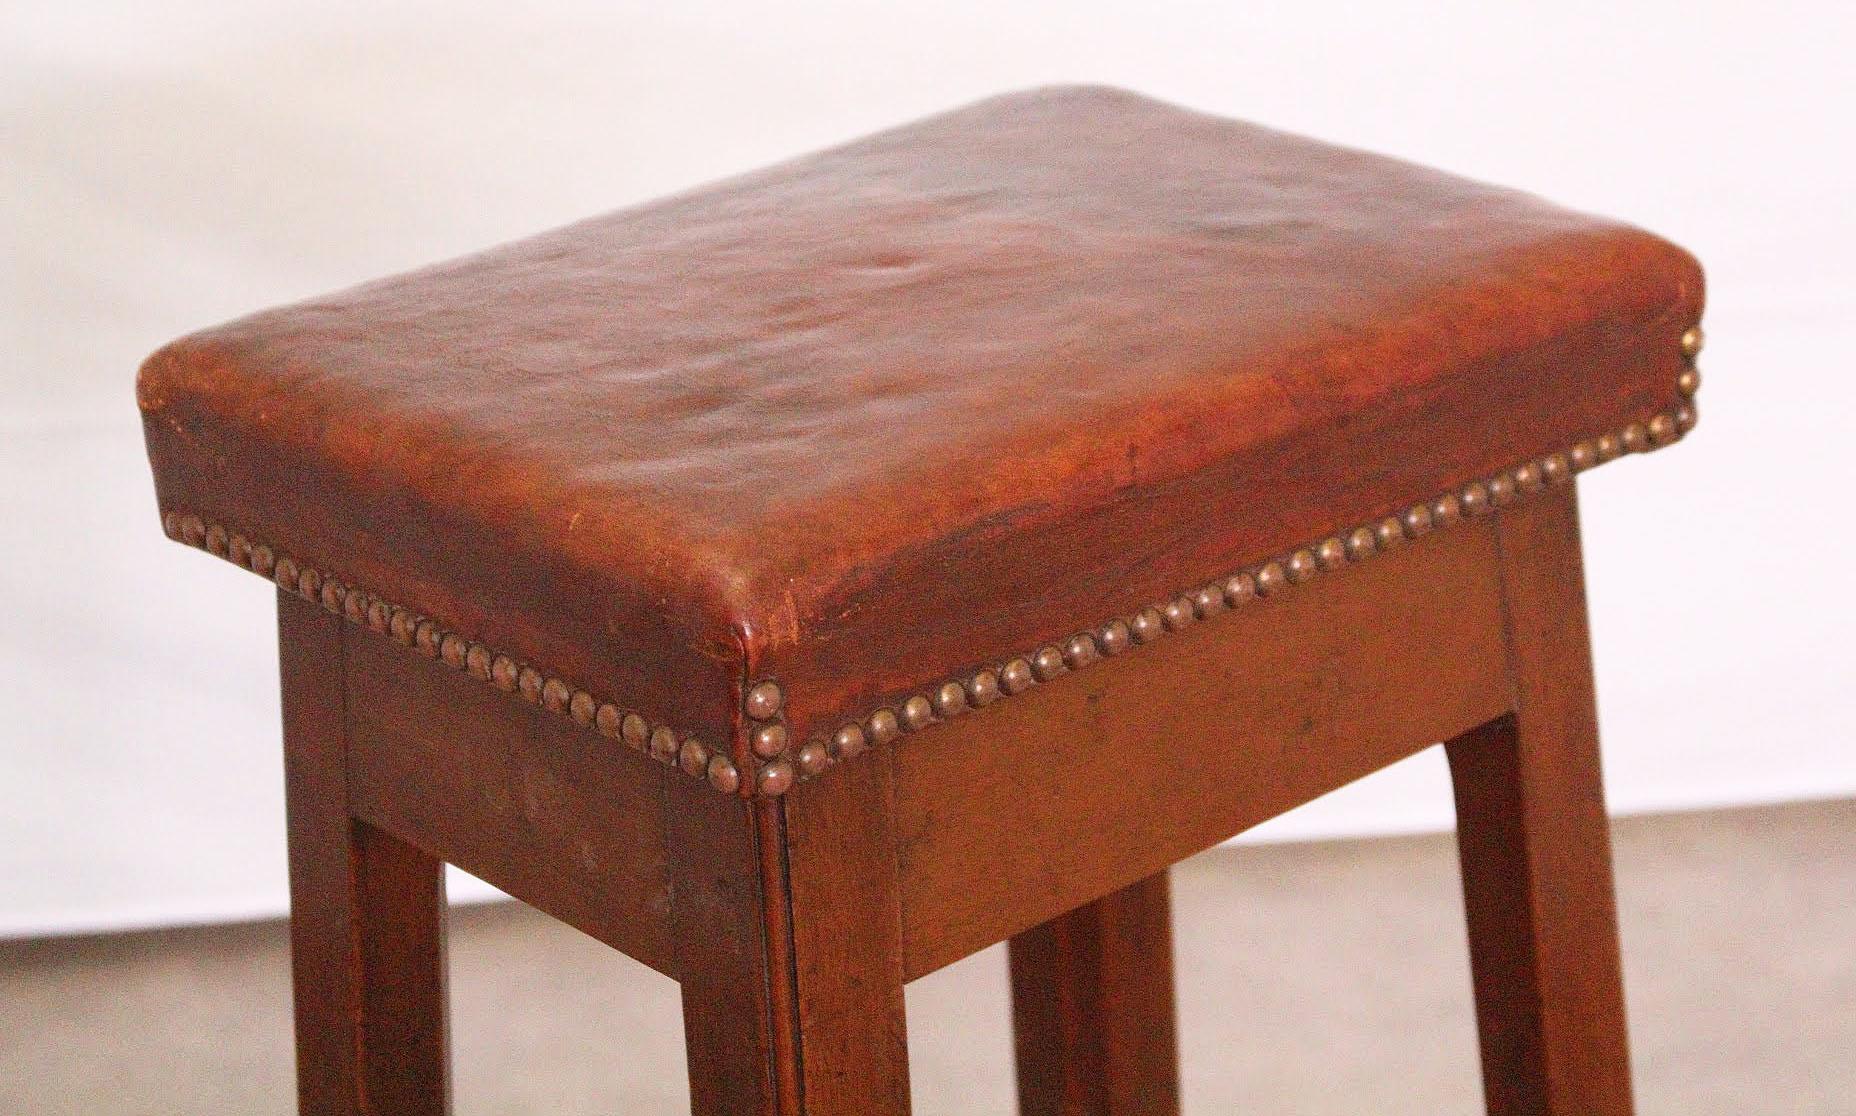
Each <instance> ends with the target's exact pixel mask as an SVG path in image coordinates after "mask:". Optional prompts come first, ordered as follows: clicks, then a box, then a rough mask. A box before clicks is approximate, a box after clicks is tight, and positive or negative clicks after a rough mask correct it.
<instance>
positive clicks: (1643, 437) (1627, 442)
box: [1618, 422, 1650, 453]
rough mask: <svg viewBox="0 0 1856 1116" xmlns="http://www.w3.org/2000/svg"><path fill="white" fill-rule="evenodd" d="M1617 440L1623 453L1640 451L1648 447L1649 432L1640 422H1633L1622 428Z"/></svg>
mask: <svg viewBox="0 0 1856 1116" xmlns="http://www.w3.org/2000/svg"><path fill="white" fill-rule="evenodd" d="M1618 441H1619V443H1620V444H1621V445H1623V447H1624V452H1625V453H1642V452H1643V451H1644V450H1645V449H1646V448H1648V447H1649V444H1650V432H1649V431H1648V430H1645V429H1644V427H1643V424H1642V423H1641V422H1633V423H1631V424H1630V425H1629V426H1626V427H1625V428H1624V433H1623V434H1621V435H1620V436H1619V437H1618Z"/></svg>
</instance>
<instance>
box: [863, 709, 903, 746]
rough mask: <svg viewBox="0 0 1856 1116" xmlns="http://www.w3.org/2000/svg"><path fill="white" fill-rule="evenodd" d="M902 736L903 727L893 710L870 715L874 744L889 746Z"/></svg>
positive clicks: (879, 711) (872, 741)
mask: <svg viewBox="0 0 1856 1116" xmlns="http://www.w3.org/2000/svg"><path fill="white" fill-rule="evenodd" d="M901 735H902V726H901V725H900V724H898V723H897V721H896V714H895V712H894V711H893V710H889V709H879V710H877V711H876V712H875V713H872V714H870V729H869V736H870V742H871V743H872V744H887V743H889V742H890V741H892V740H894V739H895V738H896V737H898V736H901Z"/></svg>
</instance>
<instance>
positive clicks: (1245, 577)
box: [1224, 573, 1257, 608]
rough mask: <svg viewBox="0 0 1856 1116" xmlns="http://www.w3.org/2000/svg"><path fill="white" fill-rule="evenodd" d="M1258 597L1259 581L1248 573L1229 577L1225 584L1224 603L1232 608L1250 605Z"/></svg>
mask: <svg viewBox="0 0 1856 1116" xmlns="http://www.w3.org/2000/svg"><path fill="white" fill-rule="evenodd" d="M1256 596H1257V579H1256V578H1254V577H1252V576H1250V575H1249V574H1247V573H1241V574H1236V575H1233V576H1232V577H1228V578H1226V579H1225V582H1224V603H1226V604H1228V605H1230V606H1231V607H1232V608H1238V607H1240V606H1242V605H1247V604H1249V603H1250V602H1251V601H1252V600H1254V599H1256Z"/></svg>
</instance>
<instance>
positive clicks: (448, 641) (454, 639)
mask: <svg viewBox="0 0 1856 1116" xmlns="http://www.w3.org/2000/svg"><path fill="white" fill-rule="evenodd" d="M468 649H469V644H467V643H465V642H464V637H463V636H461V635H459V634H457V633H456V632H446V633H445V636H444V638H443V639H441V640H439V641H438V657H439V658H440V659H441V660H443V661H444V664H445V665H446V666H448V667H450V668H451V669H453V670H463V669H464V653H465V652H466V651H467V650H468Z"/></svg>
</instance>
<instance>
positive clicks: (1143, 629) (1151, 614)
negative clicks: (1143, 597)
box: [1128, 608, 1166, 643]
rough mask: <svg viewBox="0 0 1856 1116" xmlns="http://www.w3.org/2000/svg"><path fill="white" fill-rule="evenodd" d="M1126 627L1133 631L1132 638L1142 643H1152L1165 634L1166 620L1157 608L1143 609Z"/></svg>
mask: <svg viewBox="0 0 1856 1116" xmlns="http://www.w3.org/2000/svg"><path fill="white" fill-rule="evenodd" d="M1128 627H1129V628H1131V629H1132V630H1133V631H1134V638H1135V639H1138V640H1140V641H1141V642H1142V643H1152V642H1153V641H1154V640H1156V639H1159V638H1160V637H1161V636H1162V635H1164V634H1165V633H1166V618H1165V617H1164V616H1161V615H1160V610H1159V609H1157V608H1143V609H1142V610H1141V611H1139V612H1137V613H1135V614H1134V619H1132V620H1130V621H1128Z"/></svg>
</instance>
